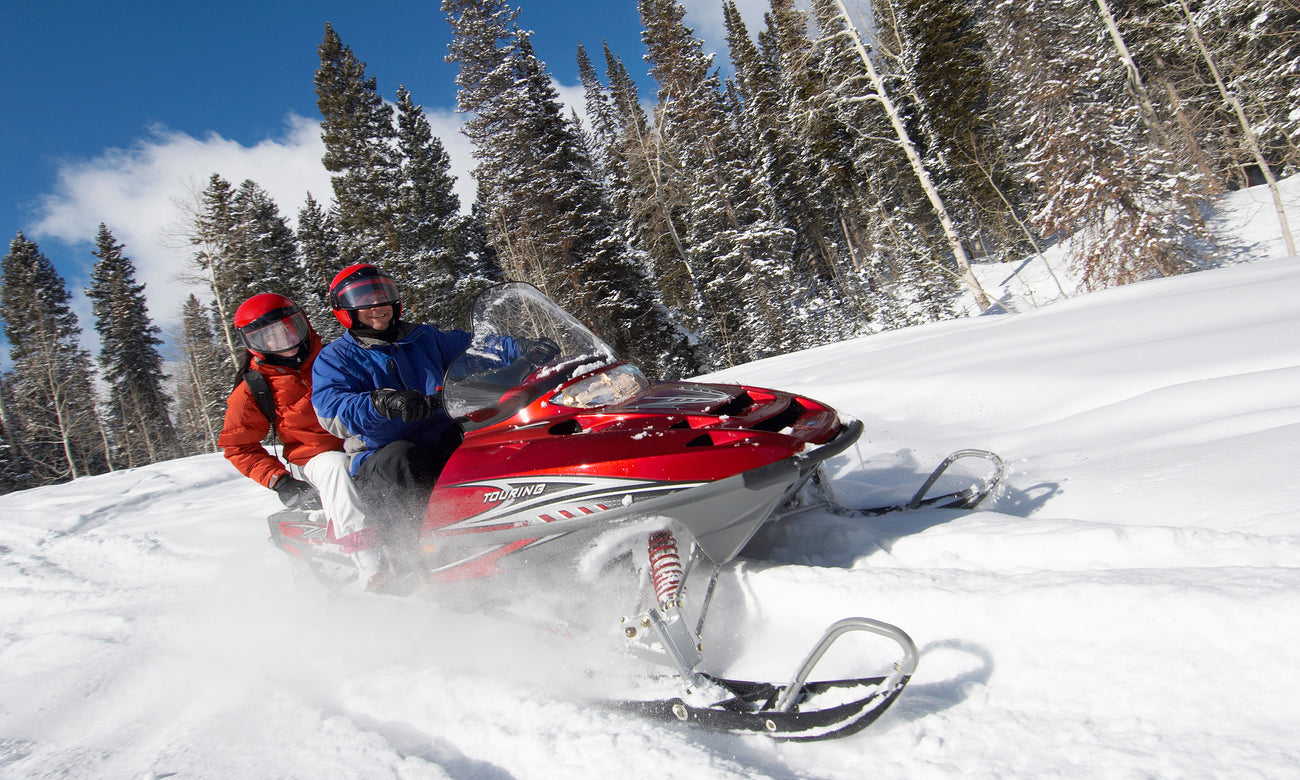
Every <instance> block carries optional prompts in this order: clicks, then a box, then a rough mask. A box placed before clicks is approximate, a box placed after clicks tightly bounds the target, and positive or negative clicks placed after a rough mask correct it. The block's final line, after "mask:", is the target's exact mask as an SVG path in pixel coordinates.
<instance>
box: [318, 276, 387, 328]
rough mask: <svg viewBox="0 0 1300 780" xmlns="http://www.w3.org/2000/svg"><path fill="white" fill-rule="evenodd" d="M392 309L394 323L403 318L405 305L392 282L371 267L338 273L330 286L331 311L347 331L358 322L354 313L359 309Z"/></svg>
mask: <svg viewBox="0 0 1300 780" xmlns="http://www.w3.org/2000/svg"><path fill="white" fill-rule="evenodd" d="M385 304H387V305H392V306H395V307H396V308H395V309H394V310H393V319H394V320H396V319H397V318H398V317H400V316H402V301H401V299H400V298H398V296H397V285H396V284H394V283H393V278H392V277H391V276H389V275H388V274H386V273H384V272H383V271H382V270H380V269H379V266H376V265H371V264H369V263H357V264H356V265H350V266H348V267H347V268H344V269H343V270H342V271H339V272H338V274H336V275H335V276H334V281H332V282H330V308H331V309H333V310H334V316H335V317H337V318H338V320H339V322H341V323H342V324H343V327H345V328H349V329H350V328H352V326H353V325H355V324H356V321H355V320H354V319H353V317H352V313H353V312H355V311H356V310H357V309H370V308H374V307H375V306H384V305H385Z"/></svg>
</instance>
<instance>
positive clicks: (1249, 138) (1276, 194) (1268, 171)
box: [1178, 0, 1296, 256]
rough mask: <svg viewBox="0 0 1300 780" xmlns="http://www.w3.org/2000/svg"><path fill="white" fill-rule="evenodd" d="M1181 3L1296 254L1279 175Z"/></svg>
mask: <svg viewBox="0 0 1300 780" xmlns="http://www.w3.org/2000/svg"><path fill="white" fill-rule="evenodd" d="M1178 5H1179V7H1181V8H1182V9H1183V16H1184V17H1186V18H1187V32H1188V33H1189V34H1190V35H1191V36H1192V40H1193V41H1194V42H1195V43H1196V48H1197V50H1198V51H1199V52H1200V54H1201V57H1202V58H1204V59H1205V64H1206V65H1207V66H1209V68H1210V73H1211V74H1212V75H1213V76H1214V85H1215V86H1216V87H1218V89H1219V96H1220V97H1222V98H1223V102H1225V103H1227V104H1228V105H1229V106H1230V107H1231V108H1232V110H1233V113H1235V114H1236V115H1237V122H1238V123H1239V124H1240V125H1241V132H1242V135H1243V136H1244V137H1245V139H1246V145H1247V146H1248V147H1249V148H1250V153H1251V154H1252V155H1254V157H1255V164H1257V165H1258V166H1259V169H1260V171H1261V172H1262V173H1263V174H1264V181H1266V182H1268V189H1269V192H1270V193H1272V195H1273V208H1274V209H1275V210H1276V211H1277V220H1278V224H1280V225H1281V227H1282V240H1283V241H1284V242H1285V243H1286V253H1287V255H1291V256H1294V255H1295V254H1296V248H1295V238H1294V237H1292V235H1291V224H1290V223H1289V222H1288V221H1287V218H1286V206H1285V205H1284V204H1283V203H1282V193H1281V192H1280V191H1279V190H1278V187H1277V179H1276V178H1275V177H1274V176H1273V169H1272V168H1270V167H1269V164H1268V161H1267V160H1265V159H1264V152H1263V151H1262V150H1261V149H1260V148H1259V138H1258V137H1257V136H1256V135H1255V131H1254V130H1251V129H1250V121H1249V120H1247V119H1246V110H1245V109H1244V108H1243V107H1242V105H1241V101H1240V100H1238V99H1237V96H1236V95H1235V94H1233V93H1232V92H1231V91H1229V90H1228V86H1227V84H1225V83H1224V81H1223V76H1222V75H1221V74H1220V73H1219V66H1218V64H1217V63H1216V62H1215V60H1214V56H1213V55H1211V54H1210V50H1209V47H1207V46H1206V45H1205V40H1204V39H1203V38H1202V37H1201V29H1200V27H1198V26H1197V25H1196V20H1195V19H1194V18H1193V17H1192V9H1190V8H1188V7H1187V0H1178Z"/></svg>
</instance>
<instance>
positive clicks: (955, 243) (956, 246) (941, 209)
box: [835, 0, 992, 311]
mask: <svg viewBox="0 0 1300 780" xmlns="http://www.w3.org/2000/svg"><path fill="white" fill-rule="evenodd" d="M835 5H836V6H837V7H838V8H839V10H840V15H841V16H842V17H843V18H844V23H845V25H846V26H847V32H848V33H849V36H850V37H851V38H852V39H853V46H854V48H855V49H857V52H858V56H859V57H861V58H862V64H863V66H864V67H865V68H866V69H867V77H868V78H870V79H871V85H872V88H873V89H875V91H876V98H877V99H878V100H879V101H880V105H881V106H882V107H883V108H884V109H885V114H886V115H887V116H888V117H889V122H890V124H891V125H893V127H894V132H895V133H896V134H897V135H898V141H899V143H900V144H901V145H902V147H903V151H904V153H906V154H907V161H908V162H909V163H911V165H912V172H913V173H915V174H916V178H917V180H918V181H920V183H921V188H922V189H924V190H925V195H926V197H927V198H929V200H930V205H931V206H933V207H934V211H935V213H936V214H937V215H938V217H939V224H941V225H942V226H943V234H944V236H945V237H946V238H947V239H948V245H949V247H950V248H951V249H952V253H953V255H954V257H956V259H957V267H958V268H959V269H961V278H962V280H963V281H964V282H966V286H967V287H968V288H970V291H971V292H972V293H973V294H974V295H975V303H976V304H978V305H979V307H980V311H987V310H988V309H989V307H990V306H992V304H991V303H990V302H989V297H988V295H987V294H986V293H985V292H984V288H983V287H981V286H980V283H979V279H977V278H976V277H975V272H974V271H973V270H971V266H970V255H968V254H967V253H966V247H964V246H962V243H961V237H960V236H958V235H957V229H956V227H954V225H953V221H952V217H950V216H949V214H948V209H947V207H946V206H944V203H943V198H941V197H940V196H939V190H938V188H937V187H935V186H934V182H933V181H932V180H931V179H930V173H929V171H927V170H926V169H925V163H924V162H923V161H922V160H921V155H920V154H919V153H918V152H917V151H916V144H914V143H912V139H911V136H909V135H908V133H907V128H906V127H904V126H903V120H902V117H900V116H899V113H898V108H897V107H896V106H895V105H894V102H893V101H892V100H890V99H889V95H888V94H886V92H885V84H884V81H883V80H882V79H881V78H880V74H879V73H877V72H876V66H875V65H874V64H872V62H871V57H870V56H869V55H868V54H867V47H866V46H864V45H863V43H862V39H861V38H860V37H859V36H858V30H857V27H855V26H854V25H853V20H852V18H850V17H849V11H848V9H847V8H845V7H844V0H835Z"/></svg>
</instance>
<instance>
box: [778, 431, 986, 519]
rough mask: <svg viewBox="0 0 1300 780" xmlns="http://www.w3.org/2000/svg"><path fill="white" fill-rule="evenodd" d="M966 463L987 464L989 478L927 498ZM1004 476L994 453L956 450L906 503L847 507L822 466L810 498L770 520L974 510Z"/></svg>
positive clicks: (796, 500) (800, 499)
mask: <svg viewBox="0 0 1300 780" xmlns="http://www.w3.org/2000/svg"><path fill="white" fill-rule="evenodd" d="M965 459H974V460H984V461H987V462H988V464H989V467H990V473H989V475H988V476H987V477H985V478H984V479H982V480H973V481H972V482H971V484H969V485H967V486H966V487H964V488H962V489H961V490H954V491H951V492H946V493H937V494H935V495H928V494H929V492H930V490H931V488H933V487H934V485H935V483H936V482H938V481H939V478H940V477H942V476H943V475H944V473H945V472H946V471H947V470H948V468H949V467H950V466H952V465H953V464H954V463H956V462H957V461H959V460H965ZM1005 476H1006V465H1005V464H1004V463H1003V462H1002V458H1001V457H999V456H998V454H997V453H995V452H990V451H989V450H981V449H973V448H972V449H963V450H957V451H956V452H953V453H952V454H950V455H949V456H948V457H946V458H944V459H943V462H941V463H940V464H939V466H938V467H937V468H935V470H934V471H932V472H930V476H928V477H926V479H925V482H923V483H922V484H921V487H920V488H918V489H917V491H916V492H915V493H914V494H913V495H912V498H911V500H909V501H908V502H907V503H904V504H890V505H889V506H878V507H847V506H844V505H843V504H841V503H839V501H837V500H836V498H835V495H834V493H833V492H832V490H831V488H830V483H829V480H827V479H826V477H825V475H824V474H823V472H822V466H821V465H820V464H819V465H818V468H817V470H816V472H815V473H814V474H813V475H812V479H811V480H810V482H811V483H812V484H811V488H812V492H813V494H814V495H813V497H812V498H811V499H809V498H808V497H805V496H796V497H795V498H794V499H793V500H792V501H791V502H790V503H788V504H787V505H786V506H784V507H782V508H780V509H778V510H777V511H776V512H774V513H773V515H772V519H773V520H787V519H789V518H791V517H795V516H797V515H802V514H806V513H808V512H813V511H818V510H822V511H829V512H831V513H832V514H835V515H839V516H841V517H880V516H881V515H888V514H893V513H895V512H910V511H913V510H916V509H974V508H975V507H977V506H979V505H980V504H981V503H982V502H983V501H984V499H986V498H988V497H989V496H990V495H992V494H993V493H994V492H995V491H996V490H997V489H998V487H999V486H1001V484H1002V479H1003V477H1005Z"/></svg>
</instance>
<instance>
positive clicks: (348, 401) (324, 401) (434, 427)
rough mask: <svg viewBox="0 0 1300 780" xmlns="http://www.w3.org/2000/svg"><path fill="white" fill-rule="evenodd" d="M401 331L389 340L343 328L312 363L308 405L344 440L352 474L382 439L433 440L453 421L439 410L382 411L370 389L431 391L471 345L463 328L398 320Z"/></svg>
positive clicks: (431, 442)
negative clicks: (412, 415)
mask: <svg viewBox="0 0 1300 780" xmlns="http://www.w3.org/2000/svg"><path fill="white" fill-rule="evenodd" d="M398 326H399V327H400V328H401V336H399V337H398V338H397V340H395V341H392V342H388V341H380V340H378V339H370V338H365V337H362V338H358V337H357V336H355V335H354V334H353V333H352V332H350V331H349V332H347V333H344V334H343V336H342V338H338V339H335V340H334V341H332V342H330V343H329V344H326V345H325V348H324V349H322V350H321V352H320V355H319V356H317V358H316V363H315V365H314V366H313V367H312V372H311V373H312V406H313V407H314V408H315V409H316V416H317V417H319V418H320V423H321V425H322V426H323V427H324V428H325V430H327V431H329V432H330V433H332V434H334V435H335V436H338V437H339V438H341V439H343V440H344V450H345V451H347V452H348V454H350V455H352V461H351V464H350V470H351V472H352V473H353V474H356V473H357V469H358V468H360V467H361V464H362V462H364V461H365V459H366V458H368V457H370V455H371V454H373V453H374V452H375V451H376V450H378V449H379V448H380V447H383V446H384V445H385V444H390V443H392V442H395V441H400V440H405V441H410V442H414V443H415V444H420V445H425V446H433V445H435V444H436V443H437V442H438V441H440V440H441V438H442V436H443V435H444V434H445V433H446V431H447V429H448V428H450V427H454V426H455V423H454V422H452V421H451V418H449V417H448V416H447V415H446V414H445V413H444V412H443V411H442V410H438V412H437V413H436V414H435V415H434V416H433V417H430V418H428V419H425V420H413V421H411V422H402V421H401V420H390V419H388V418H386V417H384V416H383V415H381V414H380V413H379V412H378V411H377V410H376V409H375V407H374V405H373V404H372V403H370V391H371V390H375V389H378V388H381V387H391V388H393V389H396V390H408V389H414V390H419V391H421V392H423V393H424V394H426V395H433V394H434V393H435V392H437V391H438V389H439V388H440V387H441V386H442V383H443V375H444V373H445V372H446V370H447V366H448V364H450V363H451V361H452V359H453V358H455V357H456V356H457V355H459V354H460V353H461V352H464V351H465V348H466V347H468V346H469V342H470V334H469V333H466V332H465V331H463V330H449V331H440V330H438V329H437V328H434V327H433V326H431V325H412V324H410V323H405V322H399V323H398Z"/></svg>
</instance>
